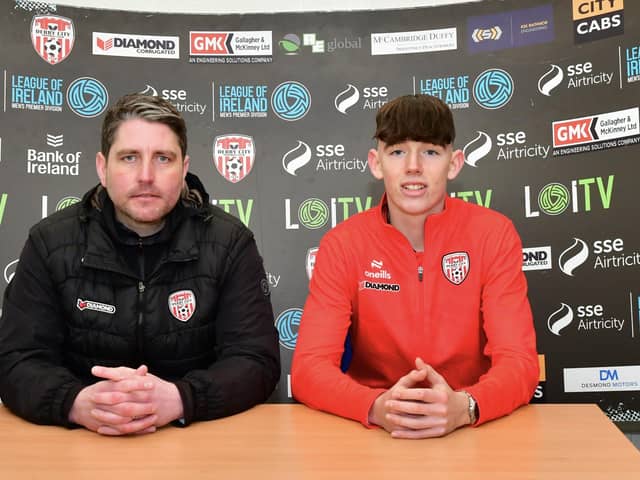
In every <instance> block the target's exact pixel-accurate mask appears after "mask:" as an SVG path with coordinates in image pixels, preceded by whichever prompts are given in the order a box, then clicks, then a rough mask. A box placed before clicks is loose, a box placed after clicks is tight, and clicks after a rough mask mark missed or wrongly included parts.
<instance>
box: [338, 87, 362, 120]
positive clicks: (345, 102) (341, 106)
mask: <svg viewBox="0 0 640 480" xmlns="http://www.w3.org/2000/svg"><path fill="white" fill-rule="evenodd" d="M358 100H360V92H359V91H358V89H357V88H356V87H355V86H353V85H351V84H350V83H349V84H348V85H347V88H345V89H344V90H343V91H341V92H340V93H338V95H336V98H335V99H334V101H333V104H334V105H335V107H336V110H338V111H339V112H340V113H342V114H343V115H346V114H347V110H349V109H350V108H351V107H353V106H354V105H355V104H356V103H358Z"/></svg>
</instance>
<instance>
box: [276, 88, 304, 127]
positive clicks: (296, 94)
mask: <svg viewBox="0 0 640 480" xmlns="http://www.w3.org/2000/svg"><path fill="white" fill-rule="evenodd" d="M271 107H272V108H273V111H274V113H275V114H276V115H277V116H278V117H280V118H281V119H283V120H286V121H288V122H292V121H295V120H300V119H301V118H302V117H304V116H305V115H306V114H307V113H308V112H309V108H310V107H311V94H310V93H309V90H307V87H305V86H304V85H303V84H301V83H300V82H293V81H291V82H283V83H281V84H280V85H278V86H277V87H276V88H275V89H274V90H273V93H272V94H271Z"/></svg>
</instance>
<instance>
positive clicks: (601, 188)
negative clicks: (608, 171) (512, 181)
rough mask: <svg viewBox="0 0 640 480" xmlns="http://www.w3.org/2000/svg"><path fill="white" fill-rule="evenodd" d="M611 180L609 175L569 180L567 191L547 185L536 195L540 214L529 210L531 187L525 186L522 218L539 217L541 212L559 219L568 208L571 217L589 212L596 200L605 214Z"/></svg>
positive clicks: (612, 177) (611, 176)
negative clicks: (571, 213)
mask: <svg viewBox="0 0 640 480" xmlns="http://www.w3.org/2000/svg"><path fill="white" fill-rule="evenodd" d="M614 180H615V175H609V176H608V177H607V178H606V179H605V178H603V177H591V178H579V179H576V180H571V183H570V186H569V187H567V186H566V185H564V184H562V183H557V182H552V183H548V184H547V185H545V186H544V187H542V188H541V189H540V191H539V192H538V196H537V201H538V208H539V210H536V209H534V208H533V207H532V201H531V186H530V185H525V186H524V214H525V217H526V218H534V217H539V216H540V211H542V213H545V214H546V215H560V214H562V213H564V212H565V211H566V210H567V209H568V208H569V207H571V212H573V213H580V212H590V211H591V210H592V208H593V206H595V205H596V202H597V201H598V200H599V203H600V205H601V206H602V209H603V210H608V209H609V207H610V206H611V200H612V197H613V184H614ZM580 187H581V188H580ZM594 200H595V201H594ZM592 204H593V205H592Z"/></svg>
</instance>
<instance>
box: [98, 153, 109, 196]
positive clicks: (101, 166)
mask: <svg viewBox="0 0 640 480" xmlns="http://www.w3.org/2000/svg"><path fill="white" fill-rule="evenodd" d="M96 172H97V173H98V178H99V179H100V183H101V184H102V186H103V187H104V188H107V159H106V158H104V155H103V154H102V152H98V153H96Z"/></svg>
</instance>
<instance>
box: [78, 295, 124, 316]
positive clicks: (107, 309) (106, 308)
mask: <svg viewBox="0 0 640 480" xmlns="http://www.w3.org/2000/svg"><path fill="white" fill-rule="evenodd" d="M76 306H77V307H78V310H80V311H81V312H82V311H84V310H93V311H94V312H102V313H108V314H109V315H113V314H114V313H116V307H114V306H113V305H109V304H108V303H100V302H94V301H92V300H82V299H81V298H79V299H78V301H77V302H76Z"/></svg>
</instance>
